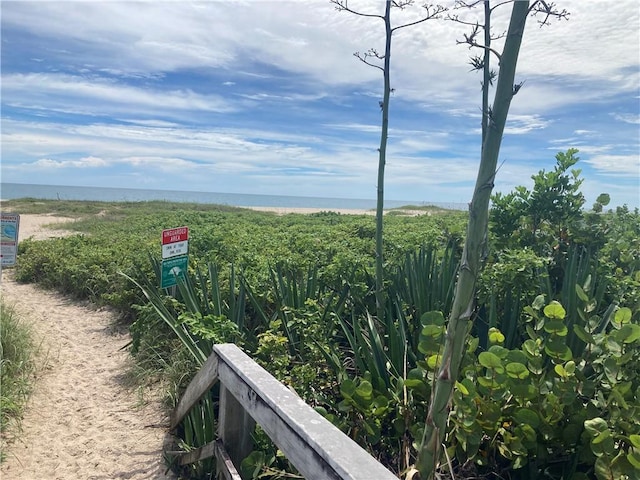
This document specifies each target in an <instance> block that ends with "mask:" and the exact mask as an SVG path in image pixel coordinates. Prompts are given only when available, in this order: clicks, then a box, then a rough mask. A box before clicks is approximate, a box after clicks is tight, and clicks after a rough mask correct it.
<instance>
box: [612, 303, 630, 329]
mask: <svg viewBox="0 0 640 480" xmlns="http://www.w3.org/2000/svg"><path fill="white" fill-rule="evenodd" d="M613 318H614V321H615V322H616V323H617V324H618V325H623V324H625V323H629V322H631V309H630V308H627V307H622V308H620V309H618V311H617V312H616V314H615V316H614V317H613Z"/></svg>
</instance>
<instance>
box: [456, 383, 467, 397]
mask: <svg viewBox="0 0 640 480" xmlns="http://www.w3.org/2000/svg"><path fill="white" fill-rule="evenodd" d="M456 389H457V390H458V391H459V392H460V393H462V395H469V390H467V387H465V386H464V385H463V384H461V383H460V382H456Z"/></svg>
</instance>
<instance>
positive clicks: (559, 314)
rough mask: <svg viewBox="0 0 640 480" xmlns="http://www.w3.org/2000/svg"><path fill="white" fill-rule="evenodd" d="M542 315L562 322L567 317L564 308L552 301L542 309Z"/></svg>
mask: <svg viewBox="0 0 640 480" xmlns="http://www.w3.org/2000/svg"><path fill="white" fill-rule="evenodd" d="M544 314H545V316H546V317H547V318H551V319H557V320H563V319H564V317H565V316H566V315H567V312H566V310H565V309H564V307H563V306H562V305H560V303H558V302H556V301H555V300H554V301H552V302H551V303H550V304H549V305H547V306H546V307H544Z"/></svg>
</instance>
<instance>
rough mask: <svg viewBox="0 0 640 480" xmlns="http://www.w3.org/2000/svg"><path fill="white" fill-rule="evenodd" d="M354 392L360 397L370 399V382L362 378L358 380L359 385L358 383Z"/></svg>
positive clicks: (371, 392) (371, 387) (371, 391)
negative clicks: (360, 380)
mask: <svg viewBox="0 0 640 480" xmlns="http://www.w3.org/2000/svg"><path fill="white" fill-rule="evenodd" d="M356 394H358V396H360V397H362V398H363V399H365V400H368V399H370V398H371V397H372V394H373V386H372V385H371V382H368V381H367V380H362V382H360V385H358V388H356Z"/></svg>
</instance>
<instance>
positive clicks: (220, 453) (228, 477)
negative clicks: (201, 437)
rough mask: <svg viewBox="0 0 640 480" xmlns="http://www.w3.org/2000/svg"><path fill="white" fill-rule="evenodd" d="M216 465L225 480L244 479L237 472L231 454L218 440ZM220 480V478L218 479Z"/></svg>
mask: <svg viewBox="0 0 640 480" xmlns="http://www.w3.org/2000/svg"><path fill="white" fill-rule="evenodd" d="M215 450H216V462H217V463H216V465H217V466H218V472H220V473H221V474H222V476H223V477H224V479H225V480H242V477H241V476H240V474H239V473H238V470H236V467H235V465H234V464H233V462H232V461H231V458H230V457H229V454H228V453H227V451H226V450H225V449H224V445H222V440H216V447H215ZM218 478H219V477H218Z"/></svg>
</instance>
